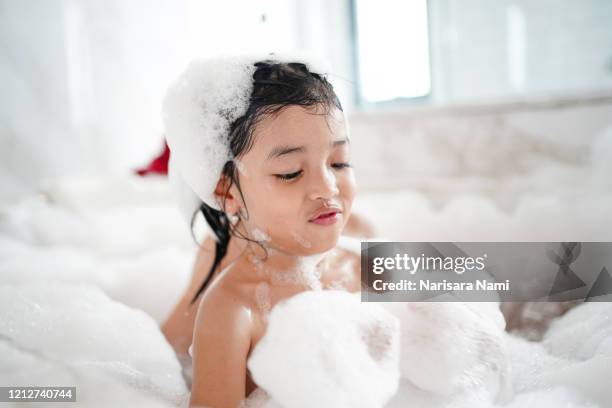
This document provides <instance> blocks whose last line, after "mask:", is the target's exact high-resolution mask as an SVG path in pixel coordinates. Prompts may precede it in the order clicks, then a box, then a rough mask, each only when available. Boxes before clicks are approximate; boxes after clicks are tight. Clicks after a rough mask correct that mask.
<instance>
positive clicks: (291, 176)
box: [275, 170, 302, 181]
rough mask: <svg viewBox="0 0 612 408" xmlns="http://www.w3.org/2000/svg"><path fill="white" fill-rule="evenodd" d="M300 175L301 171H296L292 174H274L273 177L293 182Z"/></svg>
mask: <svg viewBox="0 0 612 408" xmlns="http://www.w3.org/2000/svg"><path fill="white" fill-rule="evenodd" d="M300 174H302V170H298V171H296V172H294V173H287V174H275V176H276V177H277V178H279V179H280V180H282V181H289V180H293V179H294V178H296V177H298V176H299V175H300Z"/></svg>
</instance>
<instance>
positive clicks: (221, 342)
mask: <svg viewBox="0 0 612 408" xmlns="http://www.w3.org/2000/svg"><path fill="white" fill-rule="evenodd" d="M250 345H251V314H250V310H249V309H248V307H246V306H245V305H244V304H243V303H241V302H240V301H239V297H238V296H237V295H236V294H235V293H232V292H231V291H229V290H226V289H224V288H223V287H216V288H214V291H211V293H209V295H208V296H206V297H205V298H204V299H202V302H201V303H200V306H199V308H198V313H197V316H196V322H195V328H194V335H193V349H192V353H193V382H192V387H191V399H190V401H189V406H190V407H193V406H206V407H214V408H235V407H238V406H239V404H240V401H242V400H243V399H244V398H245V397H246V395H245V393H246V370H247V367H246V362H247V356H248V353H249V348H250Z"/></svg>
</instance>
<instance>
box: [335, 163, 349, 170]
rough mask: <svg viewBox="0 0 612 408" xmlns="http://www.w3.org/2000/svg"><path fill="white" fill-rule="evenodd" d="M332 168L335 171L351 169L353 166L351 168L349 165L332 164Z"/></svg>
mask: <svg viewBox="0 0 612 408" xmlns="http://www.w3.org/2000/svg"><path fill="white" fill-rule="evenodd" d="M332 167H333V168H335V169H337V170H340V169H345V168H347V167H353V166H351V164H350V163H334V164H332Z"/></svg>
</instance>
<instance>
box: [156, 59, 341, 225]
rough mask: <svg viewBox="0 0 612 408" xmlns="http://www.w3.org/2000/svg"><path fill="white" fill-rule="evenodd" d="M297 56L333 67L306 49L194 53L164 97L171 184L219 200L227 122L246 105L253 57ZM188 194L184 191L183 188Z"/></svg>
mask: <svg viewBox="0 0 612 408" xmlns="http://www.w3.org/2000/svg"><path fill="white" fill-rule="evenodd" d="M263 60H272V61H277V62H301V63H304V64H305V65H306V66H307V67H308V69H309V70H310V71H312V72H316V73H318V74H321V75H326V74H328V73H329V72H330V71H331V68H330V65H329V63H328V62H327V61H326V60H324V59H323V58H321V57H319V56H316V55H314V54H312V53H310V52H306V51H291V52H275V53H263V52H260V53H245V54H236V55H229V54H225V55H216V56H215V57H210V58H203V59H196V60H194V61H192V62H191V63H190V64H189V65H188V67H187V69H186V70H185V71H184V72H183V73H182V74H181V75H180V76H179V77H178V78H177V79H176V80H175V81H174V82H173V84H172V85H171V86H170V87H169V89H168V91H167V93H166V96H165V99H164V101H163V115H164V124H165V136H166V140H167V142H168V146H169V148H170V151H171V157H172V161H171V163H172V165H171V167H170V172H171V177H172V178H173V179H174V181H173V183H174V185H175V186H178V185H180V184H181V183H183V182H184V183H185V184H186V185H187V186H188V187H189V189H191V190H192V191H193V193H194V194H195V195H196V196H197V197H198V198H199V199H200V200H201V201H204V202H205V203H207V204H208V205H210V206H211V207H213V208H216V209H218V210H219V209H220V208H219V206H218V205H217V203H216V201H215V199H214V195H213V191H214V189H215V186H216V183H217V182H218V180H219V176H220V175H221V170H222V168H223V165H224V164H225V162H226V161H228V160H230V159H231V158H232V157H231V155H230V150H229V146H228V133H229V129H230V125H231V123H232V122H234V121H235V120H236V119H237V118H239V117H240V116H242V115H244V114H245V113H246V111H247V109H248V106H249V101H250V96H251V92H252V90H253V73H254V72H255V70H256V68H257V67H255V65H254V64H255V62H257V61H263ZM178 188H179V189H180V190H179V193H178V194H179V196H180V197H183V199H184V200H186V201H187V204H180V207H181V209H182V211H183V212H186V211H187V212H186V214H185V217H186V219H188V220H190V219H191V215H192V213H193V210H194V209H189V210H185V206H187V208H189V206H190V205H192V204H191V203H190V202H192V201H193V197H191V198H184V197H185V196H186V193H185V192H184V191H183V190H182V187H178ZM187 195H188V194H187Z"/></svg>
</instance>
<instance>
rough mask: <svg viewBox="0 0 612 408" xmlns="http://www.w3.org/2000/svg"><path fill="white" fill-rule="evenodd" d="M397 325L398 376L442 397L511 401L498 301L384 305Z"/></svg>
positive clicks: (508, 371) (501, 316)
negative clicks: (398, 326)
mask: <svg viewBox="0 0 612 408" xmlns="http://www.w3.org/2000/svg"><path fill="white" fill-rule="evenodd" d="M384 305H385V308H387V309H388V310H390V311H392V312H393V313H394V314H395V315H396V316H397V317H398V318H399V320H400V322H401V342H400V347H401V361H400V362H401V364H400V367H401V374H402V377H403V378H405V379H408V380H410V382H411V383H412V384H414V385H416V386H417V387H418V388H420V389H421V390H424V391H428V392H431V393H433V394H437V395H441V396H446V397H453V398H455V397H461V394H465V395H469V394H472V395H474V394H478V395H479V398H480V399H482V400H487V401H491V402H494V401H498V402H501V401H507V400H508V399H509V398H510V397H511V373H510V363H509V361H508V352H507V350H506V348H505V343H504V337H503V335H504V327H505V321H504V317H503V315H502V313H501V311H500V310H499V304H497V303H492V302H491V303H473V304H469V303H460V302H422V303H385V304H384Z"/></svg>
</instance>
